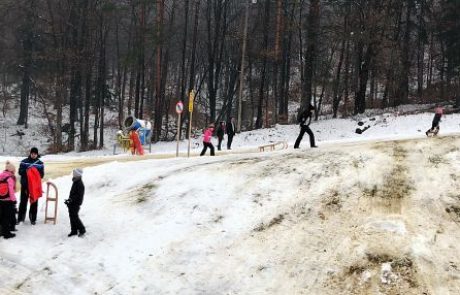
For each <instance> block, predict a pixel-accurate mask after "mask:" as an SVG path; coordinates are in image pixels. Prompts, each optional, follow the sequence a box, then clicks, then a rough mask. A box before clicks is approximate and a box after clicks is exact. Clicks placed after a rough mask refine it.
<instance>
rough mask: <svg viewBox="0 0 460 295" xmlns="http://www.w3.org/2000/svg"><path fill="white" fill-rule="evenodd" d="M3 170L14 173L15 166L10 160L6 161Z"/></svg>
mask: <svg viewBox="0 0 460 295" xmlns="http://www.w3.org/2000/svg"><path fill="white" fill-rule="evenodd" d="M5 170H7V171H10V172H13V173H15V172H16V167H15V166H14V165H13V163H11V162H10V161H6V163H5Z"/></svg>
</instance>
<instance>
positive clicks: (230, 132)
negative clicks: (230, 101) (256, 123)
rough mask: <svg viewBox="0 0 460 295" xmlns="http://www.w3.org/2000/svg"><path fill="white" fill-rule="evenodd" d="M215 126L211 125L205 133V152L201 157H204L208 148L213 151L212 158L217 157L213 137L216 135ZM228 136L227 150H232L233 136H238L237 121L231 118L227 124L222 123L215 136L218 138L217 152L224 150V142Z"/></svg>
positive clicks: (203, 151)
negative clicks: (225, 136)
mask: <svg viewBox="0 0 460 295" xmlns="http://www.w3.org/2000/svg"><path fill="white" fill-rule="evenodd" d="M214 131H215V125H214V124H213V123H211V124H209V126H208V128H206V129H205V130H204V132H203V150H202V151H201V153H200V156H204V155H205V154H206V151H207V150H208V148H209V149H210V150H211V156H214V155H215V152H214V145H213V144H212V141H211V139H212V136H213V135H214ZM225 134H227V150H231V149H232V142H233V136H235V134H236V128H235V119H234V118H233V117H230V120H228V122H227V123H225V122H224V121H221V122H220V123H219V125H218V127H217V131H216V132H215V135H216V136H217V140H218V144H217V150H219V151H220V150H221V149H222V141H223V140H224V135H225Z"/></svg>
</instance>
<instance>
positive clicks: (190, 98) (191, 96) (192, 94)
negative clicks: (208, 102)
mask: <svg viewBox="0 0 460 295" xmlns="http://www.w3.org/2000/svg"><path fill="white" fill-rule="evenodd" d="M194 100H195V90H193V89H192V90H191V91H190V94H189V96H188V111H189V113H190V116H189V122H188V124H189V125H188V149H187V157H189V158H190V146H191V144H192V138H191V133H192V119H193V102H194Z"/></svg>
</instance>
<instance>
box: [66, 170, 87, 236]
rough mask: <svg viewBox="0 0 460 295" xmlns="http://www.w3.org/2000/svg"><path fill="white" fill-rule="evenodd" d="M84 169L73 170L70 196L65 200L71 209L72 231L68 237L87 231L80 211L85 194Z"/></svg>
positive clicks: (80, 234)
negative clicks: (79, 214)
mask: <svg viewBox="0 0 460 295" xmlns="http://www.w3.org/2000/svg"><path fill="white" fill-rule="evenodd" d="M82 175H83V170H82V169H80V168H77V169H74V170H73V172H72V188H71V189H70V193H69V198H68V199H67V200H65V201H64V204H66V205H67V208H68V209H69V219H70V233H69V234H68V235H67V236H68V237H71V236H75V235H78V236H79V237H82V236H83V235H84V234H85V233H86V228H85V226H84V225H83V222H81V220H80V217H79V216H78V212H79V211H80V207H81V205H82V204H83V198H84V196H85V185H84V184H83V180H82Z"/></svg>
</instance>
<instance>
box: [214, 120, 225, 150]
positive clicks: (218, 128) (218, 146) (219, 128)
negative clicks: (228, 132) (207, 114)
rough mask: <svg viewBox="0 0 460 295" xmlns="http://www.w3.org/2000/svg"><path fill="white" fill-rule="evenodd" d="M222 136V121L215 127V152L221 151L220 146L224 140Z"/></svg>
mask: <svg viewBox="0 0 460 295" xmlns="http://www.w3.org/2000/svg"><path fill="white" fill-rule="evenodd" d="M224 134H225V122H224V121H222V122H220V123H219V127H217V132H216V135H217V139H218V144H217V150H219V151H220V150H221V146H222V140H223V139H224Z"/></svg>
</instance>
